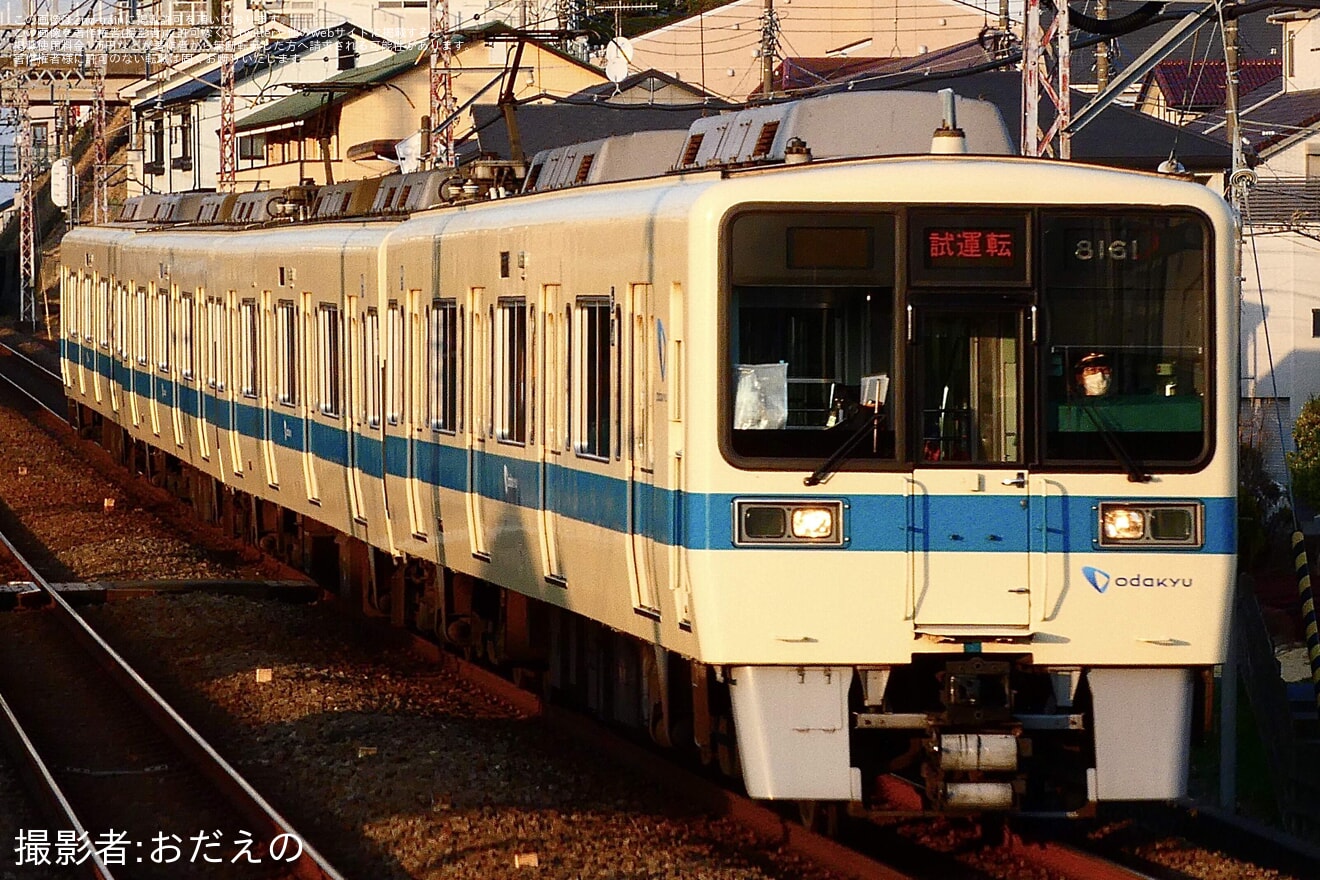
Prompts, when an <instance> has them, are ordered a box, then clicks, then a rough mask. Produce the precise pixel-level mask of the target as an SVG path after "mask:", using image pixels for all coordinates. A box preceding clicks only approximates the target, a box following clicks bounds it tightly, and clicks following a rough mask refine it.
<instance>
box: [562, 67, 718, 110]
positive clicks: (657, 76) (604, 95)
mask: <svg viewBox="0 0 1320 880" xmlns="http://www.w3.org/2000/svg"><path fill="white" fill-rule="evenodd" d="M648 80H655V81H657V82H660V83H662V84H664V85H667V86H674V87H675V88H678V89H680V90H682V91H685V92H688V93H690V94H691V95H692V103H694V104H698V103H701V102H702V101H703V100H705V99H707V98H713V97H715V94H714V93H713V92H705V91H702V89H701V87H700V86H696V85H693V84H692V83H689V82H684V81H683V80H681V79H679V78H677V77H675V76H670V75H669V74H667V73H665V72H664V71H661V70H656V69H655V68H651V69H650V70H643V71H639V72H638V73H634V74H633V75H631V76H628V77H625V78H624V79H622V80H620V81H619V83H618V84H617V86H616V84H615V83H612V82H607V83H601V84H599V85H594V86H588V87H587V88H585V89H583V90H582V91H580V92H575V93H574V94H573V95H572V96H571V97H573V98H597V97H599V98H601V99H605V100H608V99H609V98H612V97H613V96H614V95H616V94H618V93H619V92H626V91H629V90H631V89H635V88H638V87H641V86H648V87H649V84H648ZM721 103H724V102H723V101H722V99H721Z"/></svg>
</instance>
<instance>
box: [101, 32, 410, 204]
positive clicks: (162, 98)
mask: <svg viewBox="0 0 1320 880" xmlns="http://www.w3.org/2000/svg"><path fill="white" fill-rule="evenodd" d="M245 43H246V46H245V47H244V48H243V49H241V50H240V51H239V52H238V53H236V57H235V59H234V87H235V92H234V109H235V115H236V117H237V118H242V116H243V115H244V114H246V113H249V112H251V111H252V110H254V109H255V108H257V107H260V106H261V105H263V104H269V103H271V102H273V101H275V100H277V99H278V98H279V97H281V96H284V95H287V94H288V90H289V89H290V88H297V87H300V86H302V85H304V84H306V83H309V82H320V81H322V80H325V79H328V78H329V77H331V76H333V75H335V74H336V73H339V72H342V71H351V70H354V69H356V68H357V67H358V65H359V64H360V63H361V62H362V61H363V60H366V61H368V62H369V61H370V60H371V59H373V57H378V56H380V55H382V54H384V55H388V54H392V53H393V52H395V51H397V50H398V47H397V46H395V45H394V44H392V43H390V42H388V41H387V40H385V39H383V38H381V37H378V36H376V35H375V34H372V33H370V32H368V31H364V30H363V29H361V28H359V27H357V26H356V25H352V24H347V23H343V24H339V25H336V26H334V27H331V28H325V29H324V30H318V31H313V32H312V33H308V34H299V33H296V32H293V31H290V30H288V29H287V28H282V27H275V26H270V25H268V26H267V27H266V28H263V29H262V31H259V32H256V31H254V32H250V33H249V35H248V38H247V40H245ZM120 97H121V99H122V100H124V101H126V102H127V103H128V104H129V106H130V107H131V109H132V112H133V133H134V137H133V147H134V149H132V150H131V151H130V154H129V165H130V173H129V181H130V187H129V195H130V196H132V195H139V194H142V193H150V192H185V191H188V190H197V189H214V188H215V186H216V177H217V175H218V173H219V168H220V146H219V144H220V139H219V128H220V64H219V62H218V61H217V60H216V58H215V56H214V55H199V56H193V57H192V58H189V59H186V60H185V61H184V62H182V63H180V64H178V65H175V66H173V67H170V68H167V69H166V70H163V71H161V72H159V73H157V74H156V75H154V76H150V77H147V78H145V79H142V80H139V81H138V82H136V83H133V84H132V85H130V86H127V87H126V88H124V89H121V90H120Z"/></svg>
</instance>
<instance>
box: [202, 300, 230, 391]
mask: <svg viewBox="0 0 1320 880" xmlns="http://www.w3.org/2000/svg"><path fill="white" fill-rule="evenodd" d="M227 335H228V334H227V333H225V304H224V302H223V301H222V300H221V299H220V298H219V297H215V296H212V297H207V300H206V385H207V387H208V388H214V389H215V390H216V391H224V390H225V351H227V346H226V340H225V337H226V336H227Z"/></svg>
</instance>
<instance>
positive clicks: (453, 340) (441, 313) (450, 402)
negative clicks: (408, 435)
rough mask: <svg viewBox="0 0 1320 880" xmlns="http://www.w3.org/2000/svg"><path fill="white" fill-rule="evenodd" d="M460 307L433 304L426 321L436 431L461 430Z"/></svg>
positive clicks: (432, 417) (430, 395) (429, 409)
mask: <svg viewBox="0 0 1320 880" xmlns="http://www.w3.org/2000/svg"><path fill="white" fill-rule="evenodd" d="M459 321H460V317H459V312H458V305H457V303H455V301H454V300H452V299H442V300H436V301H435V302H433V303H431V309H430V312H429V313H428V314H427V321H426V381H427V389H426V390H427V394H426V398H427V420H428V421H429V422H430V423H431V428H432V429H433V430H436V431H456V430H458V363H459V361H458V340H459V338H460V336H461V334H460V331H459Z"/></svg>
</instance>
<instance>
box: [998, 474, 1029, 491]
mask: <svg viewBox="0 0 1320 880" xmlns="http://www.w3.org/2000/svg"><path fill="white" fill-rule="evenodd" d="M1000 482H1001V484H1002V485H1005V486H1017V487H1018V488H1019V489H1025V488H1026V487H1027V475H1026V474H1024V473H1022V472H1021V471H1019V472H1018V475H1017V476H1016V477H1009V478H1008V479H1006V480H1001V481H1000Z"/></svg>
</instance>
